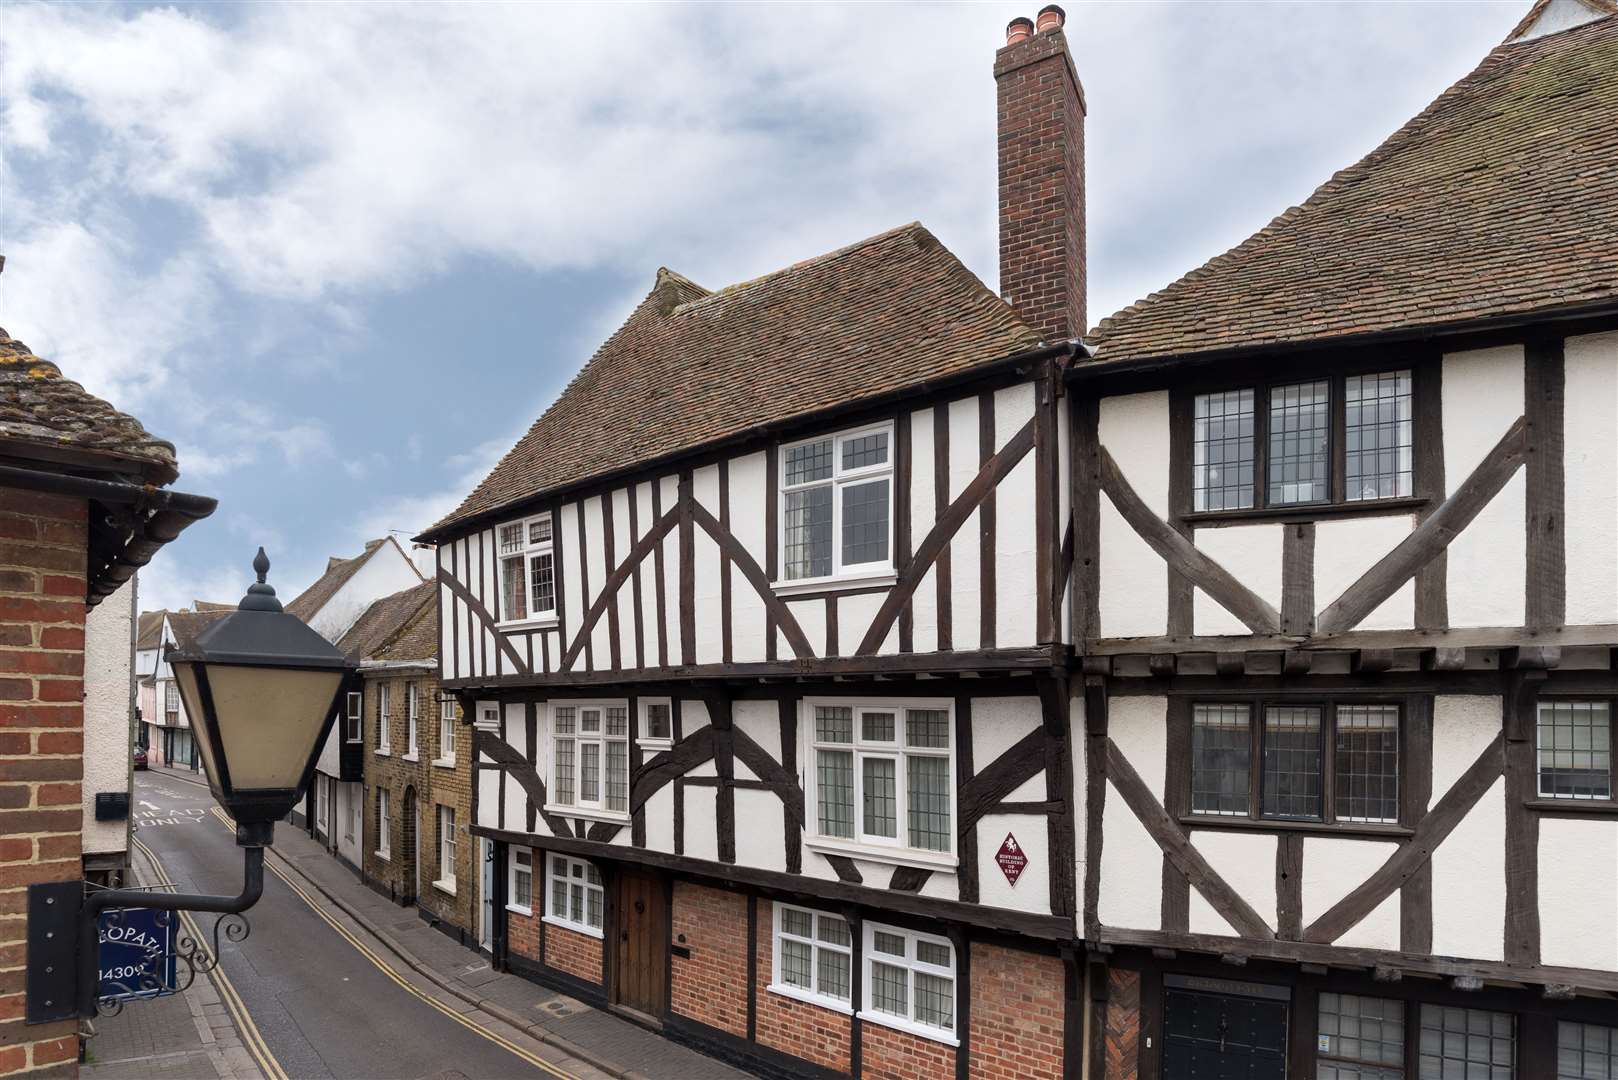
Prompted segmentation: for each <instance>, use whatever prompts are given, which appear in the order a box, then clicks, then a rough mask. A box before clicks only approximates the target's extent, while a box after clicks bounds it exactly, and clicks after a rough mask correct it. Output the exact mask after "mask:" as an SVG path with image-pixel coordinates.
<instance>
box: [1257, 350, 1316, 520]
mask: <svg viewBox="0 0 1618 1080" xmlns="http://www.w3.org/2000/svg"><path fill="white" fill-rule="evenodd" d="M1269 421H1270V422H1269V433H1270V446H1269V460H1268V468H1269V478H1270V505H1271V506H1292V505H1295V504H1297V503H1312V502H1324V501H1325V500H1326V499H1327V498H1328V497H1329V495H1330V493H1331V473H1330V468H1329V462H1330V456H1329V454H1328V451H1327V447H1328V445H1329V443H1330V436H1331V384H1330V383H1328V382H1325V381H1320V382H1308V383H1296V384H1294V385H1292V386H1277V387H1274V388H1273V389H1271V390H1270V417H1269Z"/></svg>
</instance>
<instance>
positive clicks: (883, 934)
mask: <svg viewBox="0 0 1618 1080" xmlns="http://www.w3.org/2000/svg"><path fill="white" fill-rule="evenodd" d="M862 974H863V975H864V978H863V980H862V985H863V987H864V990H865V1000H864V1002H863V1004H862V1007H861V1010H860V1019H862V1020H874V1021H876V1022H877V1023H881V1024H887V1025H889V1026H892V1027H897V1028H902V1029H903V1030H906V1031H911V1032H914V1033H916V1034H918V1035H925V1036H927V1037H928V1038H934V1039H943V1040H944V1041H947V1042H952V1043H953V1042H954V1036H955V947H954V946H953V945H951V944H950V942H949V939H948V938H942V937H937V936H935V935H932V934H923V933H921V932H920V931H916V930H906V929H903V928H901V927H897V926H883V925H881V924H880V923H869V922H868V923H866V924H865V970H864V972H863V973H862Z"/></svg>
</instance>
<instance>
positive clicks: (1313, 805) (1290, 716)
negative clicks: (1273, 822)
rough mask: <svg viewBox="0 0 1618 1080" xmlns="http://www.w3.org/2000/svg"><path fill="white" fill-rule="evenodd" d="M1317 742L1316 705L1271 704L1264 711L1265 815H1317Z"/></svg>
mask: <svg viewBox="0 0 1618 1080" xmlns="http://www.w3.org/2000/svg"><path fill="white" fill-rule="evenodd" d="M1320 743H1321V740H1320V709H1319V708H1317V707H1314V706H1310V705H1304V706H1294V705H1272V706H1270V707H1269V708H1268V709H1266V710H1265V711H1264V787H1263V798H1262V803H1261V805H1262V807H1263V812H1264V816H1265V817H1284V818H1318V817H1320V796H1321V790H1320V789H1321V767H1320V766H1321V760H1322V758H1321V754H1322V751H1321V745H1320Z"/></svg>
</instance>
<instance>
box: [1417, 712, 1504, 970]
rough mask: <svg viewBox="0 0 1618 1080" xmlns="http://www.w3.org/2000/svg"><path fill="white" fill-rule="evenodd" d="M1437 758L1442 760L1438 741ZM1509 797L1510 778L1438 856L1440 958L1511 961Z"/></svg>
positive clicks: (1483, 802) (1436, 941) (1480, 802)
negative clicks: (1507, 929) (1508, 931)
mask: <svg viewBox="0 0 1618 1080" xmlns="http://www.w3.org/2000/svg"><path fill="white" fill-rule="evenodd" d="M1433 757H1434V759H1435V760H1438V759H1440V752H1439V750H1438V745H1437V743H1436V741H1435V743H1434V747H1433ZM1469 763H1470V762H1469ZM1435 790H1437V788H1436V785H1435ZM1505 792H1506V782H1505V780H1504V778H1502V779H1499V780H1496V781H1495V782H1494V784H1493V786H1492V787H1490V788H1489V790H1488V791H1487V792H1485V793H1484V795H1483V798H1481V799H1479V800H1478V803H1477V805H1476V806H1474V807H1473V808H1472V810H1471V812H1470V813H1468V814H1467V815H1466V816H1465V817H1464V818H1462V819H1461V823H1460V824H1459V825H1457V826H1455V829H1454V830H1453V831H1452V832H1451V833H1450V834H1449V836H1447V837H1445V838H1444V842H1443V843H1442V844H1440V845H1438V849H1437V850H1436V851H1434V852H1433V858H1432V862H1433V913H1434V917H1433V952H1434V953H1435V954H1437V955H1439V956H1464V957H1469V958H1472V959H1477V960H1503V959H1505V919H1506V843H1505V837H1506V795H1505Z"/></svg>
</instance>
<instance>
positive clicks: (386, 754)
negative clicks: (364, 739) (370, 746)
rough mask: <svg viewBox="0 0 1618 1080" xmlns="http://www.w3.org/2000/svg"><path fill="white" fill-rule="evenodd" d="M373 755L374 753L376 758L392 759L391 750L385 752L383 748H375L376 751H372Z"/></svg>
mask: <svg viewBox="0 0 1618 1080" xmlns="http://www.w3.org/2000/svg"><path fill="white" fill-rule="evenodd" d="M373 753H375V754H376V756H377V757H392V756H393V751H392V750H387V749H384V748H383V747H380V746H379V747H377V748H376V750H374V751H373Z"/></svg>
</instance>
